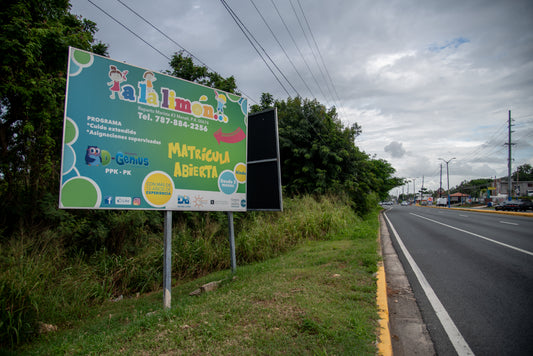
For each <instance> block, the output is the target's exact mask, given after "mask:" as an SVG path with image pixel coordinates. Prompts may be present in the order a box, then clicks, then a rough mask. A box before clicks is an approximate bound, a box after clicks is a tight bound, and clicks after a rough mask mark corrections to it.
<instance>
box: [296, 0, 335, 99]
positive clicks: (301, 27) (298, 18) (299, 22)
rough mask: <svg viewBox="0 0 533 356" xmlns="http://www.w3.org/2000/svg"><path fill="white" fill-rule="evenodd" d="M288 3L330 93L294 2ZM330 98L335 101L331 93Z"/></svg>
mask: <svg viewBox="0 0 533 356" xmlns="http://www.w3.org/2000/svg"><path fill="white" fill-rule="evenodd" d="M289 3H290V5H291V8H292V11H293V12H294V16H295V17H296V20H297V21H298V25H299V26H300V29H301V30H302V33H303V35H304V38H305V41H306V42H307V46H308V47H309V50H310V51H311V55H312V56H313V59H314V60H315V64H316V66H317V68H318V71H319V73H320V75H321V76H322V79H323V80H324V84H325V85H326V88H327V90H328V92H329V94H330V95H331V91H330V89H329V85H328V83H327V81H326V78H325V76H324V73H323V72H322V69H321V68H320V65H319V64H318V59H317V57H316V55H315V52H314V51H313V48H312V47H311V43H310V42H309V38H308V37H307V34H306V33H305V30H304V27H303V25H302V22H301V21H300V17H299V16H298V12H297V11H296V8H295V7H294V4H293V2H292V0H289ZM322 95H324V92H322ZM324 98H325V99H326V101H327V100H329V99H328V98H327V97H326V96H325V95H324ZM331 98H332V99H333V102H334V101H335V100H334V98H333V95H331Z"/></svg>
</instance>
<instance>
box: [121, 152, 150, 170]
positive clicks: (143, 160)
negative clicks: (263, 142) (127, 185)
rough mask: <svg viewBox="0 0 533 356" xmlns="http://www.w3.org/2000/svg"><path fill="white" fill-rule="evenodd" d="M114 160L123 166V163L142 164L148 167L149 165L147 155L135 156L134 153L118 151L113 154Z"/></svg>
mask: <svg viewBox="0 0 533 356" xmlns="http://www.w3.org/2000/svg"><path fill="white" fill-rule="evenodd" d="M115 160H116V161H117V164H118V165H119V166H123V165H125V164H127V165H133V166H144V167H148V166H149V165H150V161H149V160H148V157H141V156H137V155H136V154H131V153H129V154H124V153H122V152H118V153H117V155H116V156H115Z"/></svg>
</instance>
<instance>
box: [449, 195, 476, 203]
mask: <svg viewBox="0 0 533 356" xmlns="http://www.w3.org/2000/svg"><path fill="white" fill-rule="evenodd" d="M470 202H472V199H471V198H470V195H468V194H464V193H453V194H450V204H466V203H470Z"/></svg>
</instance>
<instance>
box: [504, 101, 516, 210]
mask: <svg viewBox="0 0 533 356" xmlns="http://www.w3.org/2000/svg"><path fill="white" fill-rule="evenodd" d="M508 126H509V142H508V143H506V145H507V146H509V158H508V159H507V161H508V162H507V181H508V183H507V184H508V186H507V200H511V196H512V192H513V180H512V177H511V174H512V170H511V168H512V162H513V159H512V155H511V146H512V145H514V143H512V141H511V133H512V132H513V131H511V127H512V126H513V124H512V119H511V110H509V124H508Z"/></svg>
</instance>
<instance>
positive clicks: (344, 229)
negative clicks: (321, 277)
mask: <svg viewBox="0 0 533 356" xmlns="http://www.w3.org/2000/svg"><path fill="white" fill-rule="evenodd" d="M59 214H62V215H61V216H60V217H57V220H58V224H57V227H56V228H54V229H50V228H48V229H43V228H39V227H35V229H34V231H19V232H17V233H16V234H13V235H12V236H11V237H10V238H9V239H6V238H5V237H4V238H3V241H4V242H3V243H2V246H1V250H0V251H1V252H0V301H1V303H2V308H1V310H0V313H1V314H2V315H1V319H0V320H2V324H1V325H0V340H1V343H2V346H3V347H5V348H13V347H17V345H20V344H21V343H23V342H25V341H32V340H34V342H35V340H37V341H36V342H37V343H38V342H39V341H38V340H39V339H40V338H37V339H35V338H36V337H37V336H38V332H37V328H38V326H39V325H42V324H41V323H46V324H51V325H54V326H57V327H58V328H59V330H69V329H70V328H71V327H73V326H74V325H76V321H77V320H79V319H85V320H88V319H90V318H94V317H95V313H96V311H98V310H100V308H101V305H102V304H103V303H104V302H106V301H109V300H111V299H113V298H116V297H117V296H120V295H123V296H125V298H126V299H128V297H130V296H135V295H136V294H137V293H147V292H152V291H157V290H159V289H160V288H161V284H162V261H163V242H162V240H163V239H162V231H161V226H162V214H161V212H139V211H130V212H119V213H117V212H102V211H98V212H95V213H94V214H92V215H90V214H88V213H83V212H82V213H76V214H77V215H76V214H70V213H66V212H59ZM96 218H98V219H101V221H94V219H96ZM377 224H378V223H377V217H376V216H375V215H372V217H371V218H369V220H367V221H365V220H363V219H361V218H360V217H358V216H357V215H356V214H355V213H354V212H353V210H352V209H350V208H349V206H348V205H347V204H346V202H345V201H343V200H342V199H341V198H339V197H328V198H325V197H322V198H319V199H318V200H317V199H314V198H312V197H309V196H305V197H300V198H295V199H287V200H285V211H284V212H282V213H259V212H255V213H246V214H236V215H235V225H236V226H235V228H236V251H237V263H238V265H239V266H243V265H245V264H252V263H254V262H258V261H265V260H268V259H270V258H273V257H275V256H279V255H280V254H282V253H285V252H287V251H291V250H294V248H295V246H298V245H300V244H301V243H303V242H306V241H319V240H347V241H353V240H357V239H361V241H363V245H365V246H367V247H365V248H364V251H365V252H364V253H362V254H361V255H358V256H352V257H353V258H356V260H357V262H350V263H354V264H355V265H356V266H357V265H360V266H363V269H365V270H368V273H370V274H369V275H367V276H366V278H367V281H366V282H365V283H367V284H368V278H370V280H372V277H371V272H372V271H373V269H374V268H375V262H376V260H377V254H376V249H377V245H376V241H375V239H376V236H377V235H376V234H377ZM88 226H89V227H92V228H94V229H96V230H95V231H93V232H92V233H91V234H88V236H87V235H83V234H82V232H83V231H85V230H84V229H86V228H87V227H88ZM227 228H228V227H227V219H226V215H225V214H223V213H175V214H174V224H173V242H172V247H173V249H172V268H173V269H172V271H173V272H172V274H173V281H174V284H175V285H176V284H179V285H183V284H184V283H186V282H189V281H191V280H192V279H194V278H198V277H201V276H205V275H207V274H208V273H212V272H214V271H221V270H228V269H229V264H230V260H229V244H228V239H227V235H228V233H227ZM102 237H106V238H107V239H109V240H110V241H109V240H106V241H102ZM99 239H100V240H99ZM360 243H361V242H360ZM91 248H92V249H93V250H91ZM302 263H303V262H302ZM372 273H373V272H372ZM266 278H271V277H266ZM354 288H355V286H354ZM368 288H370V289H369V290H370V292H372V287H368ZM368 288H367V289H368ZM178 294H179V293H178ZM244 313H245V314H246V312H244ZM130 319H131V318H130ZM312 321H313V319H312V320H310V321H309V323H311V322H312ZM311 324H312V323H311ZM41 338H42V336H41Z"/></svg>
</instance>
